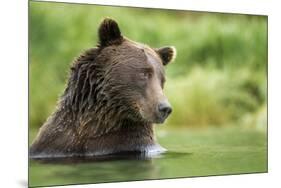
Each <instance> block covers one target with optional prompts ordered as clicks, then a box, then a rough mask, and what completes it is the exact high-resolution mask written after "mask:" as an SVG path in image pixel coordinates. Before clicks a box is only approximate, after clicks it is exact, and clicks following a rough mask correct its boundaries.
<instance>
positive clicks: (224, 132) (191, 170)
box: [29, 128, 267, 186]
mask: <svg viewBox="0 0 281 188" xmlns="http://www.w3.org/2000/svg"><path fill="white" fill-rule="evenodd" d="M157 134H158V141H159V142H160V143H161V145H162V146H164V147H165V148H167V149H168V152H166V153H162V154H159V155H154V156H145V155H140V154H135V153H125V154H119V155H109V156H100V157H95V158H93V157H84V158H58V159H45V160H30V163H29V164H30V168H29V178H30V179H29V180H30V181H29V185H30V186H48V185H62V184H77V183H101V182H116V181H132V180H148V179H162V178H178V177H193V176H207V175H224V174H240V173H253V172H266V171H267V139H266V133H265V132H259V131H256V130H249V129H239V128H217V129H206V130H188V129H175V130H166V129H159V130H158V131H157ZM33 136H34V135H33V134H31V137H33Z"/></svg>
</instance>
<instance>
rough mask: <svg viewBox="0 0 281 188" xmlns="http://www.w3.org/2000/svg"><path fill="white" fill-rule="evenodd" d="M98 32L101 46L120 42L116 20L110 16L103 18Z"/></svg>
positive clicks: (120, 37)
mask: <svg viewBox="0 0 281 188" xmlns="http://www.w3.org/2000/svg"><path fill="white" fill-rule="evenodd" d="M98 32H99V33H98V34H99V42H100V45H101V46H108V45H112V44H118V43H121V41H122V38H123V37H122V35H121V32H120V29H119V27H118V24H117V22H116V21H115V20H113V19H110V18H105V19H104V20H103V21H102V22H101V24H100V26H99V31H98Z"/></svg>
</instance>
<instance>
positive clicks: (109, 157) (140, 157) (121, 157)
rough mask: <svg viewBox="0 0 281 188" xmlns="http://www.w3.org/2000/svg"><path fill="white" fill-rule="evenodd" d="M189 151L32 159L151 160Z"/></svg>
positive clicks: (60, 161) (57, 161)
mask: <svg viewBox="0 0 281 188" xmlns="http://www.w3.org/2000/svg"><path fill="white" fill-rule="evenodd" d="M188 154H190V153H183V152H171V151H170V152H165V153H157V154H152V155H151V154H146V153H141V152H122V153H116V154H110V155H100V156H91V157H88V156H85V157H58V158H38V159H32V160H33V161H37V162H40V163H45V164H79V163H94V162H107V161H120V160H145V161H152V159H154V158H166V159H167V158H178V157H184V156H185V155H188Z"/></svg>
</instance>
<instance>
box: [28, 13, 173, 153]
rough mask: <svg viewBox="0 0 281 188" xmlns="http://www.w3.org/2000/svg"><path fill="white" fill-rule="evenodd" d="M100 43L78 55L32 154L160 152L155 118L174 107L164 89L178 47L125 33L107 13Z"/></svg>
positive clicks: (161, 121)
mask: <svg viewBox="0 0 281 188" xmlns="http://www.w3.org/2000/svg"><path fill="white" fill-rule="evenodd" d="M98 35H99V44H98V45H97V47H95V48H91V49H89V50H87V51H85V52H84V53H82V54H81V55H80V57H78V58H77V59H76V60H75V61H74V63H73V65H72V67H71V72H70V76H69V79H68V83H67V86H66V89H65V91H64V93H63V94H62V96H61V97H60V100H59V101H58V105H57V108H56V110H55V111H54V112H53V114H52V115H51V116H50V117H49V118H48V119H47V121H46V122H45V123H44V124H43V126H42V127H41V128H40V131H39V133H38V135H37V137H36V138H35V140H34V142H33V143H32V145H31V148H30V156H31V158H45V157H69V156H95V155H106V154H115V153H120V152H140V153H150V152H152V153H153V152H162V151H164V150H165V149H164V148H162V147H161V146H160V145H158V144H157V143H156V140H155V138H154V133H153V123H163V122H164V121H165V119H166V118H167V117H168V115H169V114H170V113H171V111H172V109H171V106H170V104H169V102H168V100H167V98H166V97H165V96H164V94H163V86H164V83H165V74H164V66H165V65H167V64H168V63H169V62H171V61H172V60H173V59H174V57H175V48H174V47H162V48H151V47H149V46H147V45H144V44H141V43H137V42H134V41H131V40H129V39H128V38H126V37H124V36H122V35H121V32H120V29H119V27H118V24H117V23H116V21H114V20H112V19H109V18H106V19H104V20H103V21H102V23H101V24H100V26H99V29H98Z"/></svg>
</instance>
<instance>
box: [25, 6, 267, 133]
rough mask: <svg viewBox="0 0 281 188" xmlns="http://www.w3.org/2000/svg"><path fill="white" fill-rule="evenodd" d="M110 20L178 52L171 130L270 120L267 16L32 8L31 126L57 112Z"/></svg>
mask: <svg viewBox="0 0 281 188" xmlns="http://www.w3.org/2000/svg"><path fill="white" fill-rule="evenodd" d="M104 17H112V18H114V19H116V20H117V21H118V23H119V25H120V28H121V30H122V33H123V34H124V35H125V36H127V37H129V38H131V39H133V40H135V41H139V42H143V43H146V44H148V45H150V46H152V47H161V46H165V45H173V46H175V47H176V48H177V58H176V61H175V62H174V63H172V64H171V65H169V66H168V67H167V71H166V72H167V80H168V82H167V84H166V86H165V91H166V93H167V95H168V97H169V100H170V101H171V104H172V106H173V109H174V113H173V114H172V116H171V117H170V118H169V120H168V122H167V123H168V124H170V125H173V126H189V127H190V126H195V127H197V126H200V127H202V126H209V125H225V124H230V123H237V122H243V123H244V122H247V123H249V122H250V124H260V123H258V121H259V119H261V118H260V116H262V117H264V114H265V113H266V89H267V85H266V67H267V18H266V17H264V16H249V15H248V16H247V15H234V14H219V13H203V12H190V11H173V10H155V9H137V8H125V7H108V6H96V5H77V4H64V3H42V2H30V28H29V32H30V33H29V34H30V54H29V57H30V66H29V67H30V74H29V80H30V90H29V91H30V100H29V107H30V114H29V115H30V116H29V119H30V127H33V128H39V127H40V126H41V125H42V123H43V122H44V121H45V120H46V118H47V117H48V116H49V115H50V113H51V112H52V111H53V110H54V109H55V104H56V101H57V99H58V96H59V95H60V94H61V93H62V92H63V89H64V87H65V82H66V80H67V75H68V70H69V66H70V64H71V62H72V61H73V59H74V58H75V57H77V56H78V55H79V54H80V53H81V52H82V51H83V50H85V49H87V48H90V47H93V46H95V45H96V44H97V27H98V25H99V23H100V21H101V20H102V19H103V18H104ZM263 109H265V110H263ZM259 112H263V113H259ZM249 119H250V120H249ZM264 126H265V124H264Z"/></svg>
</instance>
